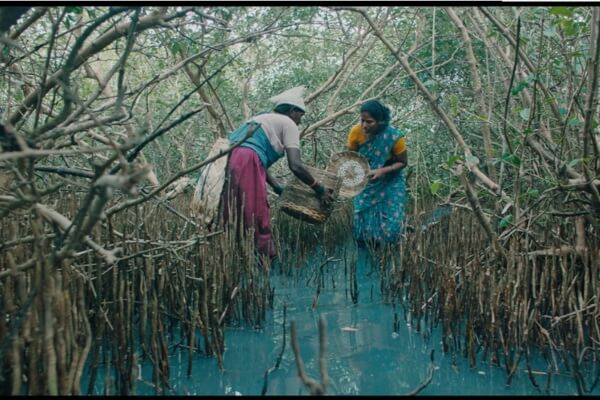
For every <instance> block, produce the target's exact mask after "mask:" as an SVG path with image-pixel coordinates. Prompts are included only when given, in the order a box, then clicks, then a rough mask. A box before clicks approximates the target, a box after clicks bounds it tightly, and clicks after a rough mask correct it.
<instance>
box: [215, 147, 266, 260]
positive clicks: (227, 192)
mask: <svg viewBox="0 0 600 400" xmlns="http://www.w3.org/2000/svg"><path fill="white" fill-rule="evenodd" d="M228 172H229V179H228V182H227V183H226V185H225V189H224V190H223V203H222V204H223V218H224V221H225V222H228V221H229V220H230V219H231V218H232V216H233V215H234V214H233V213H235V216H236V220H237V221H238V223H239V222H242V223H243V225H242V226H243V228H244V232H246V231H247V230H249V229H250V228H254V243H255V245H256V249H257V250H258V252H259V253H260V254H261V255H268V256H269V257H271V258H272V257H275V255H276V251H275V244H274V243H273V237H272V234H271V213H270V211H269V203H268V201H267V171H266V169H265V167H263V165H262V163H261V162H260V159H259V158H258V155H257V154H256V152H255V151H254V150H252V149H249V148H247V147H237V148H235V149H233V151H232V152H231V154H230V155H229V164H228ZM231 207H232V208H233V209H231ZM240 214H241V216H242V218H240Z"/></svg>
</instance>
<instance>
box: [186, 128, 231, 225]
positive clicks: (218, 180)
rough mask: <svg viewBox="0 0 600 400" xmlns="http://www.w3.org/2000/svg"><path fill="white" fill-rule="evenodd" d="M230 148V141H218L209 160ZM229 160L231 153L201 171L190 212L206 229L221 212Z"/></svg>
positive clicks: (224, 139) (220, 139)
mask: <svg viewBox="0 0 600 400" xmlns="http://www.w3.org/2000/svg"><path fill="white" fill-rule="evenodd" d="M230 146H231V143H230V141H229V139H227V138H219V139H217V140H216V142H215V143H214V144H213V146H212V148H211V149H210V152H209V153H208V157H207V158H211V157H214V156H216V155H218V154H219V152H221V151H225V150H227V149H228V148H229V147H230ZM228 160H229V153H227V154H226V155H224V156H223V157H220V158H217V159H216V160H215V161H213V162H211V163H209V164H206V165H205V166H204V167H202V168H201V170H200V177H199V178H198V181H197V182H196V188H195V189H194V196H193V198H192V201H191V203H190V210H191V212H192V215H193V216H194V217H195V218H196V219H197V220H198V221H199V222H200V223H201V224H203V225H204V226H205V227H209V226H210V225H211V224H212V223H213V221H214V219H215V217H216V215H217V213H218V211H219V202H220V200H221V192H222V191H223V185H224V184H225V174H226V169H227V161H228Z"/></svg>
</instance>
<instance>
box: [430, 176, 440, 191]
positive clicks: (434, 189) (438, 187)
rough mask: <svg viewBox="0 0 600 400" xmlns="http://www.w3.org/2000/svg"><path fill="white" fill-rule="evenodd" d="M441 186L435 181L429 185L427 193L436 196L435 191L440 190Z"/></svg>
mask: <svg viewBox="0 0 600 400" xmlns="http://www.w3.org/2000/svg"><path fill="white" fill-rule="evenodd" d="M441 184H442V182H440V181H439V180H437V179H436V180H435V181H433V182H431V185H429V191H430V192H431V194H436V193H437V191H438V190H439V189H440V186H441Z"/></svg>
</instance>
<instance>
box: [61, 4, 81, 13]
mask: <svg viewBox="0 0 600 400" xmlns="http://www.w3.org/2000/svg"><path fill="white" fill-rule="evenodd" d="M65 12H66V13H69V14H81V13H82V12H83V7H79V6H68V7H65Z"/></svg>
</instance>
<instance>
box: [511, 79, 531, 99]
mask: <svg viewBox="0 0 600 400" xmlns="http://www.w3.org/2000/svg"><path fill="white" fill-rule="evenodd" d="M527 87H529V83H527V82H526V81H520V82H518V83H517V84H516V85H515V87H514V88H512V90H511V91H510V93H511V94H512V95H513V96H516V95H518V94H519V93H521V92H522V91H523V90H524V89H525V88H527Z"/></svg>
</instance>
